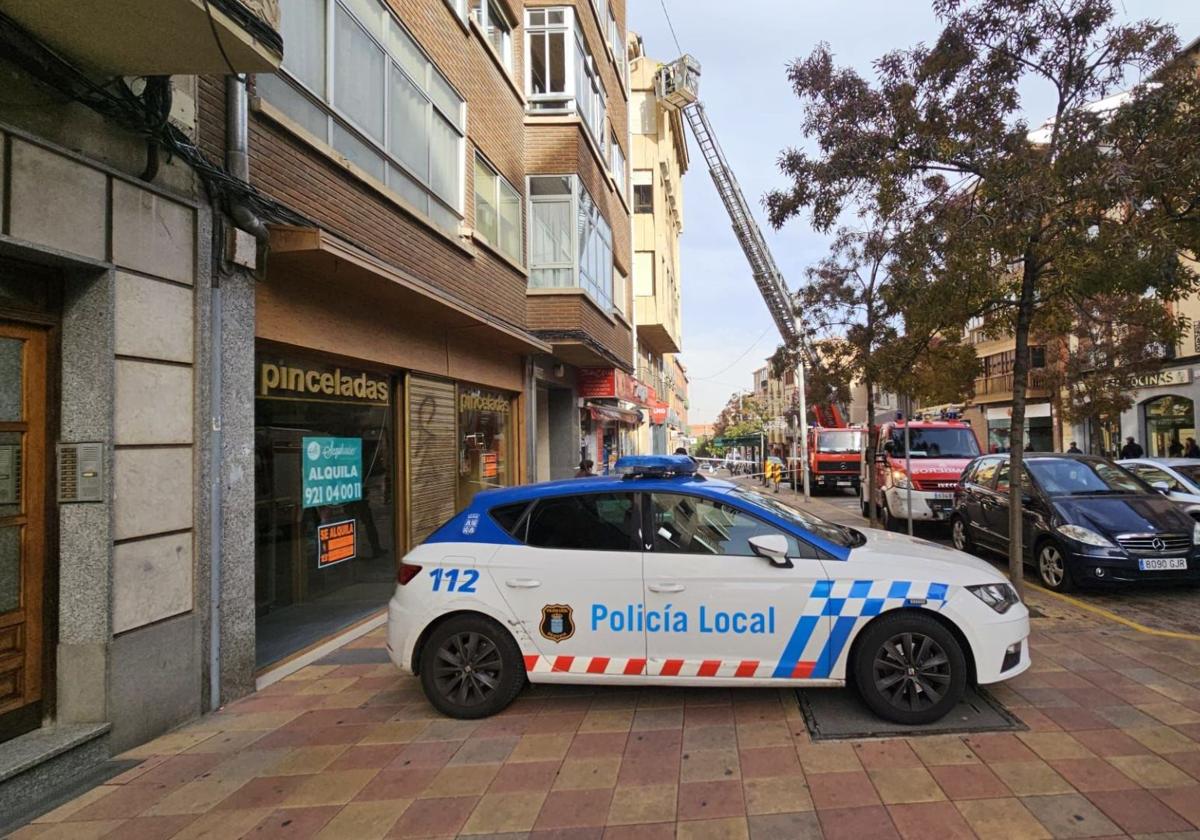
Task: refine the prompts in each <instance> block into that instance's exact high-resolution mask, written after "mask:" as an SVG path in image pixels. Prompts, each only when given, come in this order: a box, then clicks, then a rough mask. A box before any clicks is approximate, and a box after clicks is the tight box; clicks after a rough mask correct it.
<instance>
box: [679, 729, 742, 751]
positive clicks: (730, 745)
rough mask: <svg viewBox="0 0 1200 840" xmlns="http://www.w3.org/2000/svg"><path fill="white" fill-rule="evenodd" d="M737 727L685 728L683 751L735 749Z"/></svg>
mask: <svg viewBox="0 0 1200 840" xmlns="http://www.w3.org/2000/svg"><path fill="white" fill-rule="evenodd" d="M737 746H738V737H737V727H736V726H734V725H733V723H732V722H730V723H728V724H713V725H705V726H686V727H684V729H683V750H684V752H691V751H692V750H711V749H737Z"/></svg>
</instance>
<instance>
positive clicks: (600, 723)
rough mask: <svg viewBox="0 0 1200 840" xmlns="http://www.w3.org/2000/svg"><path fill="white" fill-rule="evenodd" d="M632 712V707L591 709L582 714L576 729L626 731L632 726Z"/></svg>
mask: <svg viewBox="0 0 1200 840" xmlns="http://www.w3.org/2000/svg"><path fill="white" fill-rule="evenodd" d="M633 712H634V710H633V709H592V710H590V711H589V712H588V713H587V714H586V715H584V717H583V720H582V721H581V722H580V724H579V729H578V730H577V731H578V732H579V733H588V732H628V731H629V730H630V729H631V728H632V726H633ZM577 737H578V736H577Z"/></svg>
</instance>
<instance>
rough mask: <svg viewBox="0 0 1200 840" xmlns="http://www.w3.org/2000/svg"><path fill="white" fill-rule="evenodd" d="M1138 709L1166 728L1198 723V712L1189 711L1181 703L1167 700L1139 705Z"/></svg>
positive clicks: (1199, 716) (1199, 718)
mask: <svg viewBox="0 0 1200 840" xmlns="http://www.w3.org/2000/svg"><path fill="white" fill-rule="evenodd" d="M1138 709H1139V710H1140V711H1143V712H1145V713H1146V714H1148V715H1150V717H1152V718H1154V719H1155V720H1159V721H1162V722H1163V723H1165V724H1167V725H1168V726H1175V725H1177V724H1189V723H1200V712H1198V711H1196V710H1195V709H1189V708H1188V707H1187V706H1185V705H1183V704H1182V703H1176V702H1174V701H1171V700H1168V701H1165V702H1163V703H1144V704H1139V705H1138Z"/></svg>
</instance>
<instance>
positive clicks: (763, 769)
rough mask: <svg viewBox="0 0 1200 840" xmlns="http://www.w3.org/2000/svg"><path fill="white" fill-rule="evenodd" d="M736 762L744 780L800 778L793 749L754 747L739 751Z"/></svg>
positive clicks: (798, 760) (789, 747) (800, 772)
mask: <svg viewBox="0 0 1200 840" xmlns="http://www.w3.org/2000/svg"><path fill="white" fill-rule="evenodd" d="M738 760H739V763H740V764H741V768H742V777H743V778H746V779H754V778H764V777H770V776H801V775H802V771H801V769H800V759H799V757H798V756H797V755H796V749H795V747H791V746H787V747H755V748H752V749H744V750H741V751H740V752H739V754H738Z"/></svg>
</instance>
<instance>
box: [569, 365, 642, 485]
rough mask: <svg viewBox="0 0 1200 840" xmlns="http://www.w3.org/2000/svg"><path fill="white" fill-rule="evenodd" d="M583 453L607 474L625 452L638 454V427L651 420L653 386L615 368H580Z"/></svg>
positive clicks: (599, 469) (583, 455)
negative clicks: (650, 386) (651, 387)
mask: <svg viewBox="0 0 1200 840" xmlns="http://www.w3.org/2000/svg"><path fill="white" fill-rule="evenodd" d="M578 387H579V396H580V398H581V399H582V400H583V409H582V412H581V416H580V437H581V440H582V442H583V443H582V457H583V458H584V459H586V460H589V461H591V462H592V463H593V464H594V467H593V469H594V470H595V471H596V472H597V473H601V474H604V475H607V474H608V473H609V472H611V471H612V469H613V467H614V466H615V464H616V462H617V459H618V458H620V457H621V456H622V455H632V454H637V453H638V451H639V447H638V429H639V427H640V426H641V425H642V424H643V423H644V422H646V421H648V420H652V418H651V417H650V414H651V409H652V406H653V405H654V404H656V403H657V400H656V399H655V396H654V392H653V390H651V389H649V388H648V387H647V386H646V385H644V384H642V383H641V382H639V381H638V380H637V379H635V378H634V377H633V376H631V375H630V374H628V373H626V372H625V371H623V370H618V369H616V368H580V370H579V375H578Z"/></svg>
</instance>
